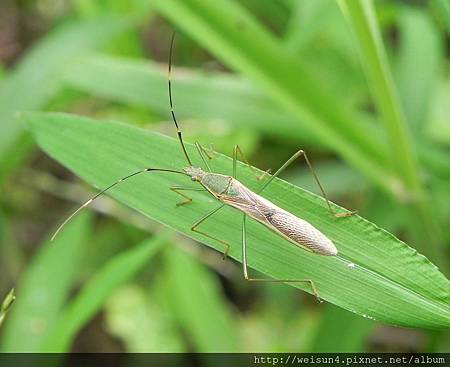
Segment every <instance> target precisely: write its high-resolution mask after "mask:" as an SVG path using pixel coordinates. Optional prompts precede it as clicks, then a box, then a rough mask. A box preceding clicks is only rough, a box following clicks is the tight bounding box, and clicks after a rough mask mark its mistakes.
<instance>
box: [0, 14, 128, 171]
mask: <svg viewBox="0 0 450 367" xmlns="http://www.w3.org/2000/svg"><path fill="white" fill-rule="evenodd" d="M130 25H131V22H130V21H126V20H124V19H118V18H116V19H114V18H96V19H93V20H90V21H83V22H67V23H65V24H63V25H61V26H60V27H58V28H56V29H55V30H54V31H53V32H52V33H49V34H48V35H47V36H46V37H44V38H43V40H42V41H41V42H38V43H37V44H36V45H35V46H34V47H33V48H32V50H31V51H30V52H29V53H28V55H27V56H26V57H24V58H23V60H22V61H21V62H20V63H19V64H18V65H17V67H16V68H15V69H14V70H13V71H12V72H11V73H9V74H8V76H7V77H6V78H5V80H3V81H2V84H1V85H0V121H1V122H2V123H1V124H0V159H3V158H5V159H4V160H5V161H8V160H9V158H10V157H11V155H9V154H8V152H9V151H10V149H12V147H13V145H14V143H15V142H16V140H17V138H18V137H19V136H20V133H21V126H20V124H17V121H16V120H15V119H14V114H15V113H16V112H17V111H20V110H26V109H39V108H43V107H45V105H46V104H48V103H49V101H50V99H51V98H53V97H54V96H55V95H56V93H57V92H58V91H59V88H60V85H61V77H62V71H63V70H64V68H66V67H67V66H68V65H70V63H71V62H75V60H76V58H77V56H81V55H83V53H84V52H86V51H87V50H92V49H93V48H96V47H99V46H101V45H102V44H104V43H105V42H106V41H107V40H109V39H111V37H113V36H115V35H117V34H118V33H119V32H121V31H123V30H125V29H127V28H129V27H130ZM6 157H7V158H8V159H6ZM2 165H3V163H2Z"/></svg>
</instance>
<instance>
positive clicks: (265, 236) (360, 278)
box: [24, 114, 450, 328]
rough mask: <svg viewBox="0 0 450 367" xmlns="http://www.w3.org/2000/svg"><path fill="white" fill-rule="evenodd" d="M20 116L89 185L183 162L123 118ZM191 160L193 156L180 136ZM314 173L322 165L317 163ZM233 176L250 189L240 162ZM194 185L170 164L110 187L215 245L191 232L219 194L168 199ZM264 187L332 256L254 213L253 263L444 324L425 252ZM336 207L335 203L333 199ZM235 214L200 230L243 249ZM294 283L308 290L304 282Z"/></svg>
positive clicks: (344, 302) (368, 311)
mask: <svg viewBox="0 0 450 367" xmlns="http://www.w3.org/2000/svg"><path fill="white" fill-rule="evenodd" d="M24 119H25V121H26V122H27V123H28V125H29V126H30V128H31V130H32V131H33V133H34V134H35V137H36V139H37V141H38V143H39V145H40V146H41V147H42V148H43V149H44V150H45V151H46V152H47V153H48V154H50V155H51V156H52V157H54V158H56V159H57V160H59V161H60V162H61V163H63V164H64V165H66V166H67V167H69V168H70V169H72V170H73V171H74V172H75V173H76V174H78V175H79V176H80V177H83V178H84V179H86V180H87V181H88V182H90V183H92V184H94V185H95V186H96V187H99V188H104V187H106V186H107V185H108V184H110V183H111V182H113V181H115V180H116V179H118V178H119V177H123V176H125V175H127V174H130V173H132V172H135V171H136V170H138V169H142V168H143V167H164V168H175V169H180V168H181V167H183V166H186V162H185V159H184V157H183V154H182V152H181V151H180V147H179V145H178V143H177V140H176V139H173V138H168V137H166V136H162V135H159V134H156V133H153V132H149V131H144V130H140V129H137V128H134V127H130V126H127V125H123V124H119V123H113V122H100V121H95V120H92V119H87V118H81V117H77V116H70V115H64V114H26V115H25V116H24ZM187 149H188V152H189V154H190V155H191V156H192V159H193V160H194V164H195V165H200V164H201V163H200V160H199V159H197V156H196V155H195V152H196V150H195V148H194V147H193V146H192V145H191V144H188V146H187ZM211 164H212V166H213V168H214V170H215V171H217V172H220V173H227V174H230V173H231V171H232V169H231V167H232V162H231V159H230V158H227V157H225V156H222V155H220V154H215V155H214V159H213V160H212V161H211ZM319 174H320V172H319ZM238 179H240V180H241V181H242V182H243V183H244V184H247V185H248V186H249V187H250V188H253V189H255V188H256V187H257V186H258V185H259V184H260V183H255V180H254V177H253V175H252V173H251V172H249V170H248V168H247V169H246V168H245V165H241V164H240V165H239V166H238ZM189 184H190V185H192V186H193V185H194V183H191V182H190V181H189V180H188V179H187V178H185V177H182V176H181V175H176V174H173V173H147V174H143V175H140V176H137V177H134V178H133V179H130V180H129V181H128V182H124V183H123V184H122V185H119V186H118V187H116V188H114V189H113V190H111V192H110V194H111V195H112V196H113V197H115V198H117V199H118V200H120V201H122V202H124V203H125V204H127V205H129V206H130V207H132V208H135V209H136V210H138V211H140V212H141V213H143V214H145V215H147V216H149V217H151V218H154V219H156V220H157V221H159V222H161V223H163V224H165V225H167V226H169V227H171V228H174V229H176V230H177V231H179V232H182V233H184V234H186V235H187V236H190V237H192V238H195V239H197V240H199V241H201V242H203V243H205V244H207V245H209V246H212V247H214V248H216V249H219V250H220V251H222V250H223V246H222V245H220V244H218V243H216V242H214V241H212V240H209V239H208V238H205V237H204V236H202V235H200V234H195V233H193V232H192V231H191V230H190V227H191V225H192V224H193V223H194V222H195V221H196V220H198V219H199V218H201V217H202V216H203V215H205V214H206V213H208V211H211V210H212V209H214V208H215V207H216V206H217V205H218V204H217V203H216V202H215V201H214V200H213V198H212V197H211V196H210V195H207V194H204V193H195V195H193V198H194V201H193V203H192V204H191V205H187V206H183V207H179V208H177V207H175V203H176V202H177V201H178V200H179V198H178V196H176V195H174V194H173V193H171V192H170V191H169V190H168V188H169V187H170V186H172V185H182V186H186V185H189ZM265 196H266V197H267V198H268V199H269V200H272V201H273V202H274V203H276V204H277V205H279V206H280V207H282V208H284V209H286V210H288V211H290V212H292V213H294V214H295V215H297V216H299V217H301V218H303V219H305V220H307V221H309V222H310V223H312V224H313V225H314V226H316V227H317V228H318V229H319V230H321V231H322V232H323V233H325V234H326V235H327V236H328V237H329V238H330V239H331V240H332V241H333V242H334V243H335V244H336V246H337V248H338V250H339V256H336V257H324V256H319V255H316V254H313V253H309V252H306V251H304V250H302V249H300V248H298V247H296V246H293V245H291V244H290V243H288V242H287V241H286V240H284V239H283V238H281V237H279V236H277V235H275V234H274V233H272V232H271V231H269V230H267V229H265V228H264V227H262V226H261V225H260V224H258V223H253V222H252V221H249V223H248V235H247V240H248V246H249V248H248V257H249V264H250V266H251V267H252V268H254V269H257V270H258V271H260V272H262V273H264V274H266V275H268V276H270V277H273V278H278V279H286V278H287V279H292V278H293V279H301V278H310V279H313V280H314V282H315V283H316V285H317V287H318V289H319V292H320V295H321V296H322V297H323V298H324V299H325V300H328V301H329V302H332V303H334V304H336V305H338V306H340V307H343V308H345V309H347V310H350V311H352V312H355V313H357V314H359V315H363V316H364V315H365V316H366V317H370V318H375V319H377V320H380V321H383V322H387V323H391V324H395V325H403V326H410V327H423V328H443V327H448V326H449V325H450V306H449V289H450V287H449V281H448V280H447V279H446V278H445V276H444V275H443V274H442V273H440V272H439V270H438V269H437V267H436V266H434V265H433V264H432V263H431V262H430V261H429V260H428V259H426V258H425V257H424V256H422V255H420V254H418V253H417V251H416V250H414V249H412V248H410V247H408V246H407V245H406V244H405V243H403V242H401V241H399V240H398V239H396V238H395V237H394V236H393V235H391V234H389V233H387V232H386V231H384V230H382V229H380V228H378V227H377V226H376V225H374V224H372V223H370V222H368V221H366V220H365V219H363V218H361V217H359V216H353V217H350V218H335V217H334V216H332V215H330V214H329V212H328V211H327V209H326V206H325V203H324V201H323V199H322V198H320V197H318V196H316V195H314V194H311V193H309V192H307V191H304V190H302V189H300V188H298V187H295V186H293V185H291V184H289V183H287V182H285V181H283V180H280V179H276V180H275V181H274V183H273V185H271V186H269V187H268V188H267V191H265ZM336 210H339V211H342V210H343V209H342V208H339V207H337V206H336ZM241 224H242V215H241V214H240V213H239V212H237V211H235V210H234V209H232V208H225V209H223V210H222V211H221V212H220V214H217V215H214V216H212V217H211V218H210V219H208V221H206V222H205V223H204V224H202V225H203V228H202V230H203V231H207V232H210V233H213V234H214V236H217V237H218V238H221V239H223V240H225V241H228V242H229V243H230V245H231V251H230V256H231V257H233V258H235V259H237V260H239V261H240V259H241V242H240V241H241ZM295 286H296V287H298V288H302V289H305V290H307V291H309V292H310V291H311V290H310V289H309V287H307V286H306V285H303V284H296V285H295Z"/></svg>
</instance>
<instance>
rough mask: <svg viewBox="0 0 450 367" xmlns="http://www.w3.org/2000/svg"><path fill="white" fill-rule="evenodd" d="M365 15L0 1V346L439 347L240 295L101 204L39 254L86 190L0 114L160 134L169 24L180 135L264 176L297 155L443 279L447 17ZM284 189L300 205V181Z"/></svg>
mask: <svg viewBox="0 0 450 367" xmlns="http://www.w3.org/2000/svg"><path fill="white" fill-rule="evenodd" d="M365 3H366V4H365V5H361V6H359V5H358V4H362V3H360V2H357V1H353V2H351V1H350V2H346V1H342V2H339V3H337V2H334V1H331V0H317V1H316V0H303V1H300V0H283V1H271V0H240V1H238V0H234V1H231V0H230V1H217V2H214V3H213V2H208V1H181V0H171V1H162V0H161V1H159V0H158V1H151V0H133V1H125V0H103V1H88V0H72V1H69V0H2V1H1V2H0V62H1V64H0V185H1V192H2V195H1V197H0V299H3V298H4V297H5V296H6V294H7V293H8V291H9V290H10V289H11V288H12V287H15V288H16V293H17V297H18V300H17V303H16V304H15V305H13V307H12V310H11V312H10V313H9V314H8V315H7V317H6V320H5V322H4V324H3V325H1V328H0V350H2V351H27V352H31V351H36V352H37V351H75V352H121V351H127V352H184V351H196V352H217V351H230V352H231V351H237V352H283V351H297V352H361V351H433V352H437V351H441V352H443V351H447V352H448V351H449V348H448V345H450V336H449V333H448V331H426V330H417V329H406V328H399V327H397V328H394V327H392V326H386V325H383V324H380V323H378V322H375V321H371V320H367V319H364V318H361V317H359V316H357V315H354V314H351V313H349V312H347V311H345V310H342V309H340V308H338V307H336V306H333V305H331V304H318V303H317V302H316V301H315V299H314V298H313V297H311V296H309V295H308V294H306V293H303V292H299V291H298V290H296V289H294V288H292V287H289V286H287V285H277V284H275V285H273V284H272V285H270V284H267V285H258V286H255V285H254V284H248V283H246V282H245V281H244V280H243V277H242V273H241V267H240V264H238V263H235V262H233V261H231V260H229V261H226V262H223V261H222V259H221V254H220V253H217V252H215V251H213V250H211V249H208V248H206V247H204V246H201V245H199V244H196V243H194V242H193V241H191V240H189V239H187V238H185V237H183V236H180V235H176V234H175V233H173V232H171V231H169V230H166V229H164V228H163V227H162V226H160V225H159V224H157V223H156V222H153V221H151V220H149V219H147V218H145V217H143V216H141V215H139V213H136V212H133V211H131V210H130V209H127V208H126V207H124V206H122V205H120V204H118V203H117V202H115V201H113V200H111V199H109V198H108V197H106V196H105V197H102V198H101V199H99V200H98V201H97V202H96V203H95V205H93V207H92V210H91V211H90V212H86V213H84V214H83V215H81V216H79V217H78V218H77V219H76V220H75V221H74V222H73V223H72V224H71V225H70V226H68V227H67V228H66V229H65V231H64V232H63V233H62V234H61V236H60V237H59V238H58V240H57V241H56V242H55V243H52V244H51V245H50V243H49V236H50V235H51V233H52V231H54V230H55V228H56V226H57V224H59V223H60V222H61V220H62V219H63V218H64V217H65V216H66V215H67V214H68V213H69V212H70V211H71V210H73V209H74V208H75V207H76V206H77V204H78V205H79V204H81V203H82V202H83V201H84V200H85V199H86V197H88V196H89V195H90V194H91V193H92V192H94V191H93V189H92V188H90V187H89V186H87V185H86V184H85V183H83V182H81V181H80V180H79V179H77V178H76V177H74V175H72V174H71V173H70V172H69V171H68V170H66V169H65V168H63V167H62V166H61V165H59V164H57V163H56V162H55V161H54V160H52V159H51V158H49V157H48V156H46V155H45V154H44V153H42V152H41V151H40V150H39V149H38V148H37V147H36V145H35V143H34V141H33V139H32V137H31V135H30V134H29V133H27V132H26V130H25V129H24V126H23V125H21V123H20V121H18V120H17V119H16V115H17V112H18V111H28V110H33V111H34V110H42V111H65V112H70V113H74V114H79V115H87V116H91V117H94V118H97V119H108V118H109V119H113V120H119V121H123V122H127V123H130V124H134V125H138V126H140V127H142V128H145V129H151V130H155V131H159V132H162V133H164V134H167V135H171V136H174V135H175V134H174V133H175V131H174V129H173V125H172V123H171V122H170V121H169V114H168V101H167V95H166V93H167V90H166V88H167V85H166V79H165V70H166V67H167V65H166V60H167V56H168V50H169V43H170V36H171V33H172V30H173V29H174V28H175V29H178V30H179V32H178V36H177V39H176V46H175V53H174V76H173V83H174V90H175V110H176V111H177V114H178V116H179V119H180V121H181V124H182V129H183V133H184V135H185V138H186V140H188V141H190V142H193V141H197V140H198V141H200V142H201V143H202V144H204V145H206V146H207V145H208V144H210V143H213V144H214V149H215V150H217V151H219V152H222V153H224V154H227V155H231V152H232V147H233V145H234V144H236V143H238V144H240V146H241V147H242V148H243V150H244V152H245V153H246V155H247V157H249V160H250V161H251V162H252V164H254V165H255V166H257V167H259V168H261V169H264V170H265V169H268V168H270V167H271V168H272V169H276V168H278V167H279V166H280V165H281V164H282V163H284V161H285V160H286V159H287V158H289V157H290V156H291V155H292V153H293V152H294V151H296V150H297V149H298V148H300V147H301V148H303V149H304V150H306V151H307V152H308V153H309V156H310V158H311V160H312V161H313V164H314V165H315V168H316V170H317V172H318V174H319V176H320V178H321V180H322V183H323V185H324V186H325V188H326V190H327V192H328V194H329V196H330V198H331V199H332V200H333V201H335V202H338V203H340V204H342V205H343V206H345V207H347V208H351V209H353V208H356V209H358V211H359V212H360V213H361V215H362V216H363V217H365V218H367V219H369V220H370V221H372V222H374V223H376V224H377V225H379V226H380V227H382V228H384V229H386V230H388V231H390V232H392V233H394V234H395V235H396V236H398V237H399V238H401V239H402V240H404V241H405V242H407V243H408V244H409V245H411V246H413V247H415V248H416V249H417V250H418V251H420V252H422V253H424V254H425V255H427V256H428V257H429V258H430V259H431V260H432V261H433V262H434V263H436V264H437V265H439V266H440V269H441V271H443V272H444V273H446V269H448V268H447V267H446V266H447V265H448V260H449V249H450V246H449V231H448V226H449V217H450V216H449V215H450V212H449V208H450V206H449V205H448V204H449V196H450V160H449V148H450V124H449V122H450V121H449V106H450V103H449V101H450V73H449V71H450V69H449V30H450V14H449V9H450V8H449V3H448V1H446V0H434V1H382V0H379V1H376V2H375V4H373V3H371V2H365ZM371 4H373V6H372V5H371ZM368 25H369V26H368ZM247 31H248V32H247ZM293 73H295V74H293ZM299 80H300V82H298V81H299ZM149 84H150V86H151V92H150V94H149V90H150V89H149ZM177 88H178V90H177ZM167 159H168V162H169V161H170V157H168V158H167ZM284 178H286V179H287V180H289V181H290V182H292V183H295V184H296V185H299V186H301V187H304V188H306V189H308V190H310V191H313V192H318V190H317V188H316V186H315V184H314V181H313V179H312V177H311V176H310V174H309V172H308V171H307V170H306V168H304V167H301V166H299V165H293V166H292V167H290V169H289V170H288V171H287V172H286V173H285V175H284ZM168 200H174V198H173V196H172V195H170V194H169V192H168ZM447 273H448V272H447Z"/></svg>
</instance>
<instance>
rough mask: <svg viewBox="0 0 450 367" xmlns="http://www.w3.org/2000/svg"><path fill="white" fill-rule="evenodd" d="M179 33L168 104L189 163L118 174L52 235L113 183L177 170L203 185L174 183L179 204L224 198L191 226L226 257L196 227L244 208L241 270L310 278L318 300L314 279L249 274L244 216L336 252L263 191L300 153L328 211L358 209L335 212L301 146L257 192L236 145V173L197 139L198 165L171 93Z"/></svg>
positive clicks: (323, 251)
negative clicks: (222, 170) (200, 194)
mask: <svg viewBox="0 0 450 367" xmlns="http://www.w3.org/2000/svg"><path fill="white" fill-rule="evenodd" d="M174 38H175V32H174V33H173V34H172V38H171V42H170V51H169V62H168V97H169V105H170V114H171V116H172V120H173V122H174V124H175V127H176V130H177V136H178V140H179V142H180V146H181V149H182V151H183V154H184V156H185V158H186V160H187V162H188V164H189V166H188V167H185V168H183V169H182V170H175V169H169V168H145V169H142V170H139V171H136V172H134V173H132V174H129V175H127V176H125V177H122V178H120V179H119V180H117V181H115V182H114V183H112V184H111V185H109V186H108V187H106V188H105V189H103V190H102V191H100V192H99V193H97V194H96V195H94V196H93V197H92V198H91V199H89V200H88V201H86V202H85V203H84V204H83V205H81V206H80V207H79V208H78V209H77V210H75V211H74V212H73V213H72V214H71V215H70V216H69V217H68V218H67V219H66V220H65V221H64V222H63V223H62V224H61V225H60V226H59V227H58V229H57V230H56V231H55V233H54V235H53V236H52V240H53V239H54V238H55V237H56V235H57V234H58V233H59V232H60V231H61V229H62V228H63V227H64V226H65V225H66V224H67V223H68V222H69V221H70V220H71V219H72V218H73V217H74V216H75V215H76V214H77V213H79V212H80V211H81V210H82V209H84V208H85V207H87V206H88V205H89V204H91V203H92V202H93V201H94V200H95V199H96V198H98V197H99V196H100V195H102V194H103V193H105V192H106V191H108V190H110V189H111V188H113V187H114V186H116V185H118V184H119V183H121V182H123V181H125V180H127V179H129V178H131V177H134V176H137V175H139V174H141V173H144V172H153V171H155V172H170V173H177V174H182V175H186V176H189V177H190V178H191V180H192V181H195V182H198V183H199V184H200V185H201V186H202V187H199V188H191V187H180V186H173V187H171V188H170V190H172V191H173V192H175V193H176V194H178V195H180V196H182V197H183V198H184V200H183V201H182V202H179V203H177V204H176V205H177V206H181V205H185V204H189V203H191V202H192V199H191V198H190V197H189V196H187V195H185V194H184V193H183V191H207V192H208V193H210V194H211V195H212V196H214V197H215V198H216V199H217V200H219V201H220V202H221V204H220V206H218V207H216V208H215V209H214V210H212V211H211V212H209V213H208V214H206V215H205V216H203V217H202V218H200V219H199V220H197V221H196V222H195V223H194V224H193V225H192V226H191V230H192V231H193V232H197V233H199V234H201V235H203V236H205V237H208V238H209V239H212V240H215V241H218V242H220V243H221V244H222V245H223V246H224V258H225V257H226V256H227V254H228V251H229V248H230V245H229V243H227V242H226V241H224V240H222V239H219V238H217V237H214V236H213V235H211V234H208V233H206V232H203V231H200V230H198V227H199V226H200V224H201V223H203V222H204V221H205V220H206V219H208V218H209V217H211V216H212V215H213V214H215V213H217V212H218V211H219V210H220V209H222V208H223V207H224V206H225V205H229V206H231V207H234V208H236V209H238V210H240V211H241V212H242V213H243V217H242V219H243V221H242V266H243V274H244V278H245V279H246V280H248V281H251V282H279V283H297V282H306V283H309V284H310V286H311V289H312V291H313V293H314V294H315V296H316V297H317V299H319V300H320V298H319V294H318V291H317V289H316V286H315V284H314V282H313V280H311V279H264V278H252V277H250V276H249V274H248V268H247V242H246V219H247V216H249V217H251V218H253V219H255V220H257V221H258V222H260V223H262V224H263V225H265V226H266V227H267V228H269V229H270V230H272V231H273V232H275V233H276V234H278V235H279V236H281V237H283V238H285V239H286V240H288V241H289V242H291V243H293V244H295V245H297V246H299V247H301V248H303V249H305V250H308V251H311V252H313V253H316V254H319V255H325V256H336V255H337V253H338V251H337V249H336V247H335V245H334V244H333V242H332V241H331V240H330V239H329V238H328V237H326V236H325V235H324V234H323V233H322V232H320V231H319V230H318V229H316V228H315V227H314V226H312V225H311V224H310V223H308V222H307V221H305V220H303V219H300V218H298V217H296V216H295V215H293V214H291V213H289V212H287V211H286V210H284V209H282V208H280V207H278V206H276V205H275V204H273V203H272V202H270V201H269V200H267V199H265V198H264V197H262V196H260V195H259V194H261V192H262V191H263V190H264V189H265V188H266V187H267V186H268V185H269V184H270V183H271V182H272V181H273V180H274V179H275V177H277V176H279V175H280V173H281V172H282V171H284V170H285V169H286V168H287V167H288V166H289V165H290V164H291V163H292V162H294V161H295V160H296V159H297V158H300V157H303V158H304V159H305V162H306V164H307V166H308V169H309V170H310V171H311V173H312V175H313V177H314V179H315V181H316V183H317V185H318V187H319V189H320V191H321V193H322V195H323V197H324V199H325V201H326V203H327V206H328V210H329V211H330V213H331V214H332V215H334V216H336V217H347V216H350V215H352V214H354V213H355V212H348V213H336V212H335V211H334V209H333V207H332V206H331V204H330V202H329V200H328V197H327V195H326V193H325V190H324V189H323V186H322V185H321V183H320V181H319V178H318V176H317V174H316V173H315V171H314V170H313V168H312V165H311V163H310V161H309V159H308V156H307V155H306V153H305V152H304V151H303V150H299V151H297V152H296V153H295V154H294V155H293V156H292V157H291V158H289V159H288V160H287V161H286V163H284V164H283V165H282V166H281V167H280V168H279V169H278V170H277V171H276V172H275V173H274V174H273V175H272V176H271V177H270V178H269V179H268V180H267V181H266V182H265V183H264V184H263V185H262V187H261V188H260V189H259V190H258V191H257V192H256V193H255V192H253V191H251V190H250V189H249V188H247V187H246V186H244V185H243V184H242V183H241V182H239V181H238V180H237V179H236V162H237V156H238V154H239V155H240V157H241V158H242V159H243V160H244V161H245V162H246V163H247V165H248V166H249V167H250V168H251V169H253V167H252V166H251V165H250V164H249V163H248V161H247V160H246V159H245V157H244V155H243V153H242V151H241V149H240V147H239V146H238V145H235V147H234V149H233V174H232V176H227V175H223V174H217V173H213V172H212V171H211V167H210V165H209V163H208V159H211V157H210V156H209V155H208V153H207V151H206V149H205V148H204V147H202V146H201V145H200V144H199V143H195V147H196V149H197V152H198V154H199V156H200V158H201V159H202V161H203V163H204V165H205V167H206V171H205V170H204V169H202V168H200V167H194V166H193V164H192V161H191V159H190V157H189V155H188V153H187V150H186V147H185V145H184V141H183V137H182V133H181V130H180V128H179V125H178V121H177V119H176V116H175V112H174V108H173V98H172V84H171V70H172V53H173V45H174ZM266 173H268V171H266V172H265V173H264V174H263V175H262V176H264V175H265V174H266ZM262 176H260V177H258V179H260V178H262Z"/></svg>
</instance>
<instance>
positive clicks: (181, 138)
mask: <svg viewBox="0 0 450 367" xmlns="http://www.w3.org/2000/svg"><path fill="white" fill-rule="evenodd" d="M175 34H176V32H175V31H173V33H172V38H171V40H170V51H169V67H168V73H167V81H168V86H169V102H170V114H171V115H172V120H173V122H174V123H175V127H176V128H177V135H178V140H179V141H180V144H181V148H183V153H184V155H185V156H186V159H187V161H188V163H189V165H190V166H192V162H191V159H190V158H189V155H188V154H187V151H186V147H185V146H184V142H183V137H182V136H181V130H180V127H179V126H178V121H177V118H176V117H175V112H174V110H173V101H172V83H171V76H172V53H173V44H174V41H175Z"/></svg>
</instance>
